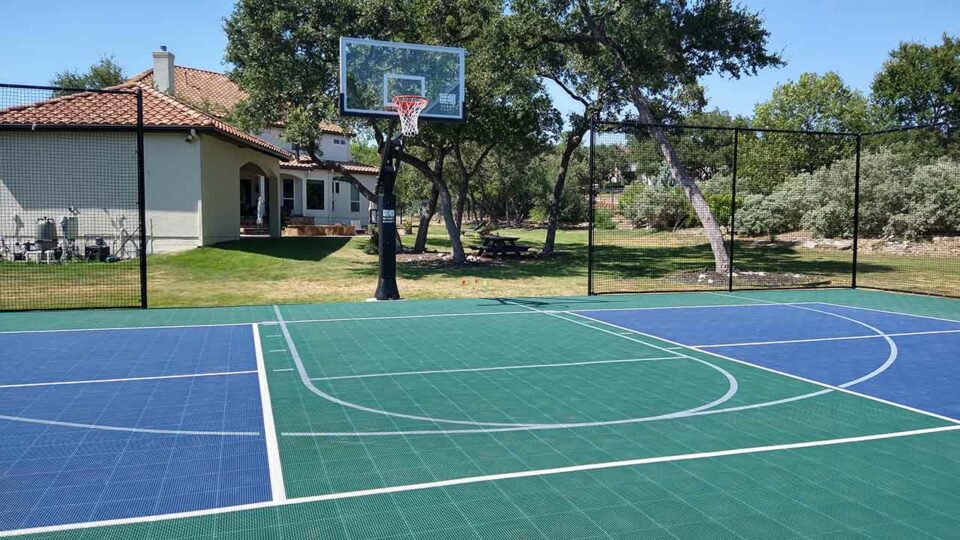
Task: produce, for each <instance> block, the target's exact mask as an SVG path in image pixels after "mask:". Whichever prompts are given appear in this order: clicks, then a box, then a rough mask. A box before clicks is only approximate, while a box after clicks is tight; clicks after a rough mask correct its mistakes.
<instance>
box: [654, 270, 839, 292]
mask: <svg viewBox="0 0 960 540" xmlns="http://www.w3.org/2000/svg"><path fill="white" fill-rule="evenodd" d="M673 276H674V277H675V279H676V280H677V281H679V282H681V283H686V284H690V285H701V286H712V287H718V288H723V287H726V286H727V285H728V284H729V280H730V276H729V275H728V274H720V273H717V272H715V271H713V270H700V271H690V272H678V273H676V274H673ZM733 282H734V284H735V285H736V286H737V287H741V288H743V287H814V286H818V285H821V286H822V285H829V284H830V281H829V280H825V279H824V278H823V277H822V276H809V275H804V274H794V273H775V272H752V271H746V272H744V271H734V272H733Z"/></svg>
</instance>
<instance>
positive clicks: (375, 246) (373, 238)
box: [363, 223, 380, 255]
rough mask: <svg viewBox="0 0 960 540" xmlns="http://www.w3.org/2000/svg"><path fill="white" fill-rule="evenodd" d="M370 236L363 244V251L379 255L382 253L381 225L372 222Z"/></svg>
mask: <svg viewBox="0 0 960 540" xmlns="http://www.w3.org/2000/svg"><path fill="white" fill-rule="evenodd" d="M368 227H369V228H370V238H368V239H367V241H366V242H364V244H363V252H364V253H366V254H367V255H378V254H379V253H380V227H378V226H376V225H374V224H372V223H371V224H370V225H369V226H368Z"/></svg>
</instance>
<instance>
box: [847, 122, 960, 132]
mask: <svg viewBox="0 0 960 540" xmlns="http://www.w3.org/2000/svg"><path fill="white" fill-rule="evenodd" d="M950 126H958V127H960V120H947V121H945V122H935V123H933V124H918V125H915V126H900V127H894V128H887V129H878V130H876V131H867V132H865V133H861V135H884V134H886V133H900V132H904V131H914V130H918V129H933V128H941V127H950Z"/></svg>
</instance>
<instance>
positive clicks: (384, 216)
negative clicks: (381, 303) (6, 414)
mask: <svg viewBox="0 0 960 540" xmlns="http://www.w3.org/2000/svg"><path fill="white" fill-rule="evenodd" d="M402 151H403V137H402V136H401V137H397V138H396V139H393V140H388V141H387V143H386V145H385V148H384V149H383V159H382V160H381V162H380V179H379V182H378V183H379V184H380V197H379V200H378V203H377V217H378V218H379V219H378V221H379V226H380V239H379V242H378V244H377V248H378V251H379V252H380V279H379V281H378V282H377V293H376V295H375V297H376V299H377V300H399V299H400V290H399V289H398V288H397V198H396V196H395V194H394V192H393V187H394V185H395V184H396V182H397V170H398V169H399V168H400V152H402Z"/></svg>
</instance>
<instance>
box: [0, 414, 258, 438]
mask: <svg viewBox="0 0 960 540" xmlns="http://www.w3.org/2000/svg"><path fill="white" fill-rule="evenodd" d="M0 420H9V421H11V422H23V423H25V424H40V425H44V426H58V427H70V428H81V429H95V430H99V431H122V432H125V433H150V434H152V435H211V436H214V437H259V436H260V434H259V433H257V432H256V431H191V430H182V429H151V428H131V427H123V426H105V425H100V424H80V423H77V422H60V421H58V420H43V419H41V418H27V417H25V416H7V415H0Z"/></svg>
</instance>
